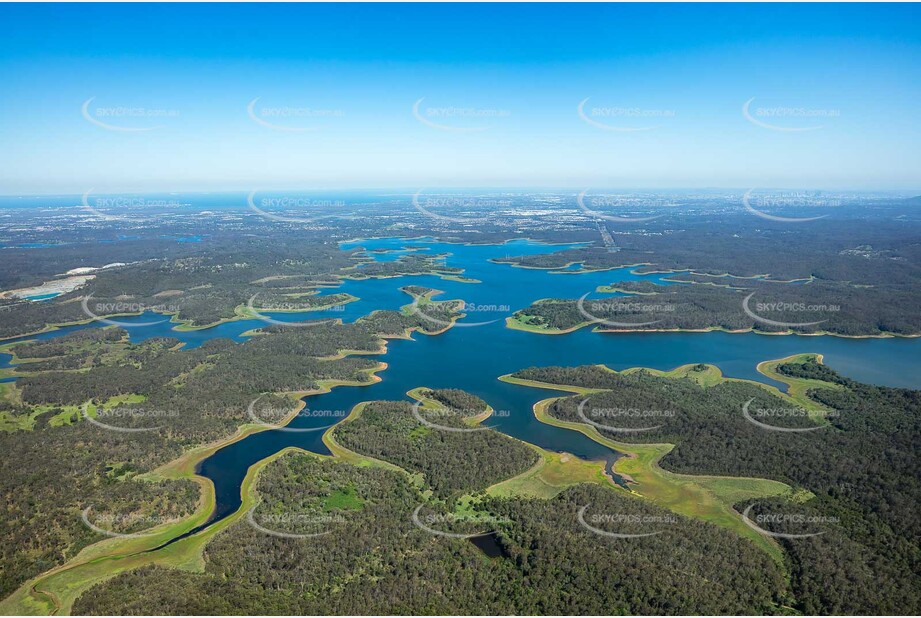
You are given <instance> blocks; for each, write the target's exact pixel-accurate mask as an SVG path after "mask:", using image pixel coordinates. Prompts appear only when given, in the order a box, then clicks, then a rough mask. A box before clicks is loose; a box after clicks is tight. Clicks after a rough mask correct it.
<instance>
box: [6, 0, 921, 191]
mask: <svg viewBox="0 0 921 618" xmlns="http://www.w3.org/2000/svg"><path fill="white" fill-rule="evenodd" d="M919 17H921V9H919V8H918V6H917V5H851V4H848V5H835V6H830V5H752V6H739V5H692V6H688V5H679V6H675V5H597V4H590V5H567V6H560V5H534V6H527V7H525V6H521V5H429V6H418V5H395V6H382V5H363V6H362V7H361V8H360V10H357V9H356V8H354V7H348V6H342V5H338V6H337V5H225V6H222V7H220V10H219V11H218V10H216V8H215V7H211V6H207V5H205V6H202V5H155V6H146V5H120V6H111V5H80V6H75V5H57V6H54V7H53V8H52V7H51V6H49V5H44V6H29V5H9V4H7V5H3V6H0V19H2V20H3V22H4V23H6V24H7V33H6V35H5V37H4V38H3V39H2V40H0V79H2V83H3V84H4V96H3V98H2V100H0V107H2V113H0V165H2V172H0V194H3V195H11V194H45V195H47V194H81V193H83V192H85V191H87V190H89V189H91V188H92V189H93V190H94V191H97V192H100V193H106V192H108V193H114V192H119V191H139V192H141V191H220V190H225V191H231V190H249V189H252V188H254V187H261V188H278V189H284V188H296V189H309V188H337V187H348V188H351V189H358V188H376V189H386V188H406V187H454V188H463V187H495V188H502V187H533V188H535V189H539V188H548V189H550V188H561V187H566V188H587V187H594V188H601V187H635V188H637V189H644V188H646V189H662V188H706V187H720V188H726V187H797V188H806V187H810V188H822V189H827V190H879V189H892V190H898V191H909V192H910V191H915V190H918V189H921V173H919V170H921V152H919V149H918V147H917V144H918V143H919V137H921V135H919V123H918V118H917V114H918V112H917V102H918V101H919V100H921V97H919V95H921V64H919V63H918V58H919V50H921V33H919V30H918V29H917V23H918V22H919Z"/></svg>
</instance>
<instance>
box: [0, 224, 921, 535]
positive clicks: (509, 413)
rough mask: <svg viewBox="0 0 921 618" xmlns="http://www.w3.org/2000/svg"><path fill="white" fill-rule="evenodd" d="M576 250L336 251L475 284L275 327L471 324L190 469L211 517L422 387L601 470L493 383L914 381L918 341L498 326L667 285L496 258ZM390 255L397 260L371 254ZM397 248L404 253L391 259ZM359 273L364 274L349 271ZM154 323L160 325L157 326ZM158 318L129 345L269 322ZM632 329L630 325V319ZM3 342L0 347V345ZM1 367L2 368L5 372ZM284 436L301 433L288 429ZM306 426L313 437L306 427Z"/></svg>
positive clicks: (402, 352) (426, 339) (133, 329)
mask: <svg viewBox="0 0 921 618" xmlns="http://www.w3.org/2000/svg"><path fill="white" fill-rule="evenodd" d="M570 246H575V245H564V246H548V245H545V244H540V243H535V242H531V241H527V240H516V241H512V242H509V243H506V244H504V245H457V244H448V243H441V242H436V241H434V240H432V239H427V238H424V239H413V240H407V239H402V238H399V239H397V238H384V239H374V240H363V241H353V242H349V243H344V244H343V248H346V249H349V248H355V247H363V248H365V249H368V250H369V253H367V254H366V256H367V257H368V258H369V259H375V260H392V259H395V256H396V257H398V256H399V255H404V254H406V253H407V247H409V248H417V250H416V251H413V252H412V253H422V254H427V255H440V254H448V255H446V256H445V257H444V263H445V265H446V266H448V267H459V268H463V269H464V273H463V276H464V277H468V278H473V279H477V280H479V281H481V283H467V282H461V281H453V280H444V279H441V278H439V277H438V276H435V275H423V276H410V277H400V278H390V279H364V280H345V281H343V282H342V284H341V285H339V286H336V287H329V288H325V289H324V290H323V294H333V293H339V292H347V293H350V294H353V295H354V296H357V297H359V298H360V299H361V300H358V301H355V302H352V303H347V304H346V305H343V306H341V307H337V308H334V309H330V310H326V311H315V312H304V313H269V312H266V315H267V316H269V317H271V318H272V319H276V320H280V321H291V322H294V321H303V320H312V319H322V318H329V317H336V318H341V319H343V320H344V321H347V322H351V321H353V320H355V319H358V318H359V317H361V316H364V315H367V314H369V313H370V312H371V311H373V310H375V309H397V308H399V307H400V306H402V305H406V304H408V303H409V302H410V300H411V299H410V297H409V296H408V295H406V294H405V293H404V292H401V291H400V290H399V288H400V287H403V286H406V285H418V286H426V287H432V288H437V289H439V290H444V292H445V293H444V294H443V295H441V296H438V297H437V298H436V300H449V299H463V300H464V301H466V303H467V310H466V311H467V316H466V317H465V318H463V319H461V320H460V321H458V323H457V325H456V326H455V327H454V328H451V329H449V330H448V331H446V332H444V333H442V334H440V335H436V336H427V335H422V334H418V333H417V334H414V335H413V339H412V340H391V341H389V342H388V345H387V353H386V354H385V355H382V356H376V357H372V358H376V359H380V360H383V361H385V362H386V363H387V364H388V367H387V369H386V370H384V371H382V372H380V373H379V374H378V375H379V376H380V377H381V378H383V380H382V381H381V382H378V383H376V384H373V385H370V386H363V387H337V388H335V389H333V391H332V392H330V393H327V394H323V395H317V396H311V397H307V398H305V402H306V411H307V412H306V413H302V414H300V415H298V416H296V417H295V418H294V419H293V420H292V421H291V422H290V424H289V425H288V426H287V427H285V428H282V429H272V430H268V431H263V432H259V433H256V434H252V435H250V436H248V437H246V438H244V439H243V440H240V441H238V442H235V443H233V444H230V445H228V446H226V447H224V448H222V449H220V450H218V451H217V452H215V453H214V454H213V455H212V456H211V457H209V458H208V459H206V460H204V461H203V462H202V463H201V464H200V465H199V469H198V470H199V473H200V474H201V475H203V476H205V477H207V478H209V479H211V480H212V481H213V482H214V485H215V490H216V497H217V508H216V510H215V512H214V514H213V516H212V520H211V521H212V522H213V521H215V520H217V519H220V518H223V517H226V516H227V515H229V514H230V513H232V512H234V511H235V510H237V509H238V508H239V506H240V502H241V496H240V485H241V482H242V480H243V478H244V476H245V475H246V471H247V470H248V469H249V467H250V466H251V465H252V464H254V463H256V462H258V461H260V460H262V459H264V458H266V457H268V456H270V455H272V454H273V453H276V452H278V451H279V450H281V449H283V448H285V447H289V446H294V447H299V448H302V449H305V450H308V451H312V452H316V453H322V454H328V453H329V451H328V449H327V448H326V446H325V445H324V444H323V442H322V439H321V438H322V434H323V432H324V431H325V429H326V428H327V427H328V426H330V425H331V424H333V423H335V422H337V421H338V420H339V419H341V418H342V417H344V416H346V415H347V414H348V413H349V411H350V410H351V409H352V408H353V407H354V406H355V405H356V404H358V403H360V402H363V401H369V400H407V401H409V400H410V399H409V398H408V397H407V395H406V393H407V391H409V390H411V389H413V388H416V387H419V386H426V387H431V388H459V389H463V390H465V391H468V392H470V393H473V394H475V395H477V396H479V397H481V398H482V399H484V400H485V401H486V402H487V403H489V404H490V405H491V406H492V407H493V408H494V409H495V410H496V414H495V415H494V417H493V418H490V419H489V420H488V421H487V422H486V425H488V426H490V427H493V428H495V429H496V430H498V431H501V432H503V433H506V434H508V435H510V436H513V437H515V438H518V439H521V440H524V441H527V442H530V443H532V444H536V445H538V446H540V447H542V448H545V449H548V450H553V451H564V452H567V453H571V454H573V455H576V456H578V457H582V458H585V459H592V460H606V461H607V462H608V463H609V465H610V463H611V462H612V461H613V460H614V459H615V458H616V457H617V456H618V454H617V453H616V452H614V451H612V450H611V449H609V448H607V447H605V446H603V445H601V444H598V443H597V442H595V441H593V440H591V439H589V438H587V437H586V436H584V435H582V434H581V433H579V432H575V431H571V430H567V429H560V428H556V427H552V426H549V425H546V424H543V423H540V422H539V421H538V420H537V419H536V418H535V417H534V414H533V412H532V406H533V405H534V403H536V402H537V401H539V400H541V399H544V398H547V397H551V396H557V395H560V394H561V393H560V392H559V391H551V390H543V389H534V388H527V387H521V386H515V385H511V384H507V383H505V382H500V381H499V380H498V377H499V376H501V375H504V374H508V373H512V372H514V371H517V370H520V369H523V368H525V367H529V366H548V365H564V366H576V365H585V364H597V363H603V364H605V365H607V366H608V367H611V368H612V369H626V368H628V367H651V368H656V369H672V368H674V367H677V366H679V365H683V364H687V363H710V364H714V365H717V366H719V367H720V369H721V370H722V371H723V373H724V374H725V375H727V376H731V377H737V378H748V379H753V380H758V381H761V382H765V383H772V384H774V385H775V386H778V387H782V386H783V385H781V384H777V383H774V382H773V381H771V380H769V379H767V378H765V377H764V376H762V375H761V374H759V373H758V372H757V370H756V366H757V364H758V363H759V362H761V361H763V360H768V359H775V358H781V357H785V356H789V355H791V354H797V353H802V352H815V353H819V354H822V355H824V357H825V363H826V364H828V365H829V366H831V367H833V368H834V369H836V370H837V371H839V372H841V373H842V374H844V375H846V376H849V377H851V378H854V379H857V380H860V381H862V382H868V383H873V384H881V385H887V386H897V387H911V388H917V387H918V384H919V377H921V354H919V351H921V342H919V340H918V339H909V338H876V339H846V338H840V337H831V336H770V335H759V334H754V333H742V334H730V333H724V332H710V333H598V332H593V331H591V330H590V329H581V330H578V331H575V332H572V333H569V334H565V335H552V336H551V335H541V334H535V333H529V332H525V331H519V330H511V329H508V328H506V327H505V324H504V318H505V317H506V316H509V315H511V314H512V313H514V312H515V311H516V310H518V309H521V308H524V307H527V306H529V305H530V304H531V303H532V301H534V300H537V299H541V298H554V297H557V298H578V297H580V296H582V295H583V294H586V293H589V294H590V296H589V297H590V298H600V297H606V296H611V295H602V294H598V293H596V292H594V290H595V288H596V287H597V286H599V285H606V284H610V283H614V282H618V281H627V280H648V281H654V282H657V283H661V284H668V282H666V281H663V278H664V277H667V276H668V275H661V274H657V275H636V274H633V273H632V272H631V269H630V268H623V269H617V270H610V271H603V272H598V271H596V272H582V271H580V270H579V268H578V267H577V266H569V267H567V268H565V269H560V270H557V271H547V270H537V269H524V268H516V267H513V266H510V265H505V264H497V263H494V262H491V261H490V260H491V259H495V258H501V257H504V256H507V255H511V256H514V255H522V254H529V253H546V252H550V251H555V250H558V249H560V248H565V247H570ZM374 250H390V251H393V252H375V251H374ZM395 252H399V253H395ZM356 272H358V273H360V272H361V268H360V267H359V268H358V269H357V271H356ZM160 318H162V316H160ZM160 318H158V317H157V316H156V315H155V314H149V313H148V314H144V315H140V316H133V317H129V318H118V321H119V322H122V323H123V324H124V326H125V327H126V329H127V330H128V332H129V335H130V337H131V339H132V341H143V340H145V339H149V338H150V337H160V336H171V337H176V338H177V339H179V340H181V341H183V342H185V344H186V345H187V346H189V347H195V346H198V345H201V343H202V342H204V341H206V340H208V339H212V338H215V337H228V338H230V339H233V340H235V341H242V340H243V337H242V333H244V332H246V331H247V330H250V329H252V328H257V327H259V326H262V325H264V323H263V322H261V321H260V320H242V321H238V322H228V323H225V324H221V325H218V326H216V327H213V328H209V329H204V330H198V331H186V332H183V331H174V330H172V329H171V326H173V325H172V324H170V323H169V322H167V321H163V322H160V323H158V324H154V325H147V326H138V325H137V323H140V322H150V321H155V320H157V319H160ZM638 321H639V320H638ZM94 326H95V325H94V324H87V325H79V326H72V327H66V328H63V329H60V330H58V331H54V332H50V333H44V334H42V335H38V336H36V337H32V338H37V339H46V338H51V337H57V336H60V335H62V334H64V333H66V332H72V331H74V330H79V329H82V328H90V327H94ZM5 343H6V342H5ZM8 362H9V357H8V355H6V357H5V358H0V366H2V365H8ZM292 429H295V430H301V431H291V430H292ZM304 430H310V431H304Z"/></svg>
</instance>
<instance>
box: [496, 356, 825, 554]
mask: <svg viewBox="0 0 921 618" xmlns="http://www.w3.org/2000/svg"><path fill="white" fill-rule="evenodd" d="M809 357H810V355H800V356H797V357H791V358H789V359H781V360H778V361H769V362H768V364H765V363H762V364H761V365H759V367H758V369H759V371H762V373H764V375H767V376H768V377H771V378H773V379H775V380H779V381H781V382H784V383H787V384H788V385H790V389H791V394H790V395H789V396H788V395H786V394H784V393H781V392H780V391H779V390H778V389H776V388H775V387H773V386H769V385H765V384H761V383H758V382H752V383H754V384H757V385H758V386H759V387H762V388H765V389H766V390H768V391H770V392H771V393H772V394H774V395H776V396H779V397H781V398H784V399H787V400H789V401H791V402H793V403H796V404H798V405H802V404H801V403H800V401H806V397H805V390H806V389H807V388H811V387H814V386H817V385H823V386H827V383H824V382H819V381H817V380H797V379H796V378H790V377H789V376H785V375H783V374H779V373H777V372H776V366H777V365H778V364H781V363H783V362H791V361H795V360H797V359H798V360H800V361H802V360H803V359H805V358H809ZM639 370H640V368H633V369H628V370H626V371H624V373H627V374H629V373H631V372H635V371H639ZM769 370H770V371H771V373H768V371H769ZM611 371H613V370H611ZM646 371H648V372H650V373H652V374H654V375H658V376H662V377H667V378H672V379H679V378H689V379H692V380H694V381H695V382H697V383H698V384H700V385H701V386H703V387H705V388H706V387H711V386H715V385H717V384H720V383H721V382H724V381H730V380H735V378H726V377H724V376H723V375H722V372H720V370H719V368H717V367H714V366H711V365H704V366H701V365H683V366H681V367H678V368H676V369H673V370H671V371H659V370H653V369H646ZM500 379H501V380H503V381H505V382H509V383H512V384H518V385H521V386H530V387H536V388H546V389H555V390H561V391H565V392H569V393H573V394H581V395H587V394H591V393H596V392H599V390H600V389H587V388H581V387H577V386H569V385H559V384H550V383H543V382H537V381H534V380H520V379H518V378H513V377H511V376H502V377H501V378H500ZM737 381H739V380H737ZM745 381H747V380H745ZM747 382H750V381H747ZM793 382H797V384H796V387H795V392H794V384H793ZM557 399H560V398H551V399H545V400H542V401H539V402H538V403H536V404H535V405H534V414H535V416H536V417H537V419H538V420H540V421H541V422H544V423H547V424H549V425H553V426H556V427H562V428H565V429H571V430H573V431H578V432H580V433H582V434H584V435H585V436H587V437H589V438H591V439H592V440H595V441H596V442H599V443H601V444H604V445H606V446H608V447H610V448H612V449H614V450H616V451H619V452H621V453H624V455H625V456H624V457H622V458H620V459H618V460H617V461H616V462H615V463H614V471H615V472H616V473H618V474H619V475H621V476H622V477H624V478H625V479H627V480H628V481H632V483H633V484H632V485H631V487H632V489H631V491H633V493H635V494H637V495H639V496H642V497H643V498H646V499H649V500H651V501H652V502H654V503H655V504H657V505H659V506H662V507H665V508H667V509H669V510H671V511H674V512H676V513H679V514H681V515H686V516H689V517H695V518H697V519H701V520H704V521H707V522H710V523H713V524H715V525H718V526H721V527H724V528H727V529H730V530H732V531H734V532H736V533H737V534H739V535H740V536H743V537H745V538H747V539H750V540H751V541H752V542H754V543H755V544H756V545H758V546H759V547H761V548H762V549H764V550H765V551H766V552H768V553H769V554H770V555H771V556H772V557H773V558H774V559H775V560H777V561H778V562H783V554H782V552H781V550H780V547H779V546H778V545H777V544H776V543H775V542H774V541H773V540H771V539H768V538H766V537H764V536H763V535H761V534H758V533H757V532H755V531H754V530H752V529H751V528H749V527H748V526H747V525H745V523H744V521H743V520H742V518H741V515H740V514H739V513H738V512H737V511H736V510H735V509H734V508H733V504H736V503H738V502H741V501H744V500H750V499H753V498H766V497H773V496H783V495H786V496H792V495H793V489H792V488H791V487H790V486H789V485H787V484H785V483H781V482H779V481H773V480H770V479H760V478H744V477H724V476H696V475H685V474H676V473H674V472H669V471H668V470H664V469H662V467H661V466H660V465H659V462H660V461H661V459H662V458H663V457H664V456H665V455H666V454H668V453H669V452H670V451H671V450H672V449H673V448H674V445H672V444H631V443H626V442H618V441H615V440H611V439H609V438H606V437H604V436H602V435H601V434H600V433H599V432H598V430H597V429H596V428H595V427H592V426H590V425H587V424H584V423H574V422H568V421H562V420H559V419H556V418H553V417H552V416H550V415H549V413H548V412H547V410H548V408H549V406H550V404H551V403H553V402H554V401H556V400H557ZM816 407H817V404H815V402H812V403H811V409H815V408H816ZM539 472H540V470H539V469H537V468H536V467H535V469H532V470H529V471H528V472H526V473H525V474H523V475H520V476H519V477H516V478H515V479H510V480H509V481H506V482H505V483H500V484H499V486H496V487H494V488H490V489H491V490H494V491H497V492H500V494H499V495H501V492H503V491H505V492H507V491H511V490H512V489H515V488H516V487H517V488H522V490H523V491H530V492H531V495H538V492H537V490H536V489H535V487H537V485H536V483H535V482H534V480H533V478H528V475H531V476H537V475H538V474H539ZM503 485H506V486H505V487H502V486H503Z"/></svg>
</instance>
